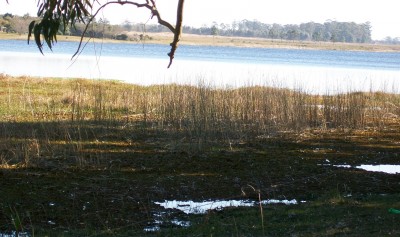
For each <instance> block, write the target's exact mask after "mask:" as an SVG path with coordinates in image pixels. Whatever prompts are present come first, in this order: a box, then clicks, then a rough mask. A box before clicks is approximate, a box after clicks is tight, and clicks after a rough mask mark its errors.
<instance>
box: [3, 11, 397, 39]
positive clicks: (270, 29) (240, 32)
mask: <svg viewBox="0 0 400 237" xmlns="http://www.w3.org/2000/svg"><path fill="white" fill-rule="evenodd" d="M37 19H38V18H37V17H32V16H30V15H29V14H25V15H24V16H18V15H13V14H10V13H6V14H3V15H0V31H1V32H7V33H18V34H25V33H27V31H28V25H29V23H30V22H32V21H33V20H37ZM84 28H85V25H84V24H82V23H79V24H77V25H76V27H72V28H70V27H68V28H66V29H60V31H59V34H61V35H69V36H80V35H81V34H82V33H83V31H84ZM168 31H169V30H168V29H167V28H166V27H164V26H161V25H156V24H143V23H133V22H129V21H125V22H123V23H121V24H118V25H113V24H110V22H109V21H108V20H107V19H103V18H100V19H98V20H95V21H94V22H93V24H92V27H90V30H89V31H88V32H87V35H88V36H90V37H94V38H109V39H117V40H126V41H140V40H143V39H144V37H146V34H145V33H160V32H168ZM129 32H143V34H129ZM183 33H187V34H197V35H210V36H230V37H254V38H264V39H272V40H289V41H315V42H345V43H382V44H397V45H400V37H395V38H393V37H389V36H388V37H386V38H385V39H382V40H379V41H374V40H372V38H371V33H372V29H371V25H370V23H369V22H365V23H362V24H357V23H354V22H338V21H332V20H327V21H326V22H325V23H315V22H307V23H302V24H299V25H296V24H288V25H281V24H276V23H274V24H266V23H262V22H260V21H257V20H241V21H234V22H232V23H231V24H225V23H217V22H213V24H211V25H203V26H201V27H191V26H184V27H183Z"/></svg>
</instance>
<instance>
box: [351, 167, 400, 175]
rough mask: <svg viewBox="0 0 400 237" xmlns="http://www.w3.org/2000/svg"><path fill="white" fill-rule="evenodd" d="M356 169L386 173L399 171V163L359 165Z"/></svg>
mask: <svg viewBox="0 0 400 237" xmlns="http://www.w3.org/2000/svg"><path fill="white" fill-rule="evenodd" d="M356 168H357V169H363V170H366V171H372V172H384V173H387V174H398V173H400V165H359V166H356Z"/></svg>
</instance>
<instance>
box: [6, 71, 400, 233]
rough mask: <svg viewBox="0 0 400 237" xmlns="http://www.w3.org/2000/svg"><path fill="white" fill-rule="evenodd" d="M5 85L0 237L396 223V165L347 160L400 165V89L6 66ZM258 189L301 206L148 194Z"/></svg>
mask: <svg viewBox="0 0 400 237" xmlns="http://www.w3.org/2000/svg"><path fill="white" fill-rule="evenodd" d="M0 94H1V99H0V100H1V101H0V111H1V114H0V120H1V123H0V139H1V143H0V159H1V160H0V163H1V168H0V236H1V234H2V233H3V234H4V233H16V232H15V231H17V232H22V233H29V234H30V236H143V235H148V236H398V235H399V234H400V227H399V226H400V225H399V222H400V215H398V214H394V213H390V212H389V211H388V210H389V209H390V208H397V209H400V194H399V190H400V175H399V174H386V173H381V172H368V171H364V170H360V169H356V168H354V167H355V166H357V165H361V164H399V158H400V123H399V122H400V118H399V116H400V110H399V106H400V103H399V102H400V97H399V96H398V95H390V94H383V93H374V94H371V93H348V94H344V95H335V96H311V95H306V94H303V93H301V92H293V91H289V90H283V89H273V88H260V87H254V88H241V89H235V90H232V89H230V90H228V89H227V90H221V89H213V88H208V87H207V86H199V87H188V86H187V87H186V86H178V85H169V86H155V87H139V86H133V85H127V84H124V83H120V82H115V81H101V82H100V81H88V80H81V79H79V80H72V79H71V80H61V79H36V78H26V77H22V78H12V77H8V76H6V75H2V76H0ZM343 164H347V165H351V166H353V167H352V168H342V167H337V166H335V165H343ZM260 198H261V199H262V200H265V199H279V200H283V199H288V200H291V199H296V200H298V201H299V204H297V205H283V204H280V205H265V206H263V207H262V208H260V207H259V206H255V207H251V208H227V209H223V210H214V211H209V212H208V213H206V214H205V215H186V214H184V213H182V212H180V211H178V210H170V211H166V210H164V209H163V208H162V207H160V206H159V205H157V204H155V202H157V201H158V202H159V201H164V200H182V201H184V200H194V201H204V200H232V199H234V200H243V199H246V200H247V199H249V200H255V201H258V200H259V199H260ZM300 201H305V202H300ZM156 216H158V217H159V218H162V219H163V223H162V224H160V230H159V231H155V232H145V231H144V230H145V229H146V228H149V227H151V226H152V225H153V224H154V221H155V217H156ZM160 216H161V217H160ZM171 220H180V221H189V222H190V226H189V227H178V226H176V225H174V224H173V222H172V221H171ZM13 231H14V232H13Z"/></svg>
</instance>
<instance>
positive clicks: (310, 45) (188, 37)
mask: <svg viewBox="0 0 400 237" xmlns="http://www.w3.org/2000/svg"><path fill="white" fill-rule="evenodd" d="M130 33H138V34H141V32H130ZM145 34H146V35H148V36H149V37H151V39H148V40H145V41H143V43H146V44H169V43H170V41H172V38H173V35H172V33H167V32H163V33H145ZM27 38H28V36H27V34H23V35H20V34H9V33H2V32H0V40H27ZM85 39H87V38H85ZM57 40H58V41H74V42H77V41H79V40H80V37H78V36H65V35H59V36H57ZM93 40H94V41H96V42H103V43H104V42H106V43H121V44H131V43H136V44H137V43H138V42H140V41H122V40H114V39H93ZM180 44H181V45H208V46H220V47H223V46H229V47H253V48H282V49H307V50H341V51H367V52H400V45H383V44H360V43H341V42H335V43H332V42H313V41H287V40H278V39H264V38H249V37H228V36H207V35H193V34H182V39H181V42H180Z"/></svg>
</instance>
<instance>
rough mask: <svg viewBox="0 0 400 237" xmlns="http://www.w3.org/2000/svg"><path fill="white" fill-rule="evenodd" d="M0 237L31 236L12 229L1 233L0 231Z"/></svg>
mask: <svg viewBox="0 0 400 237" xmlns="http://www.w3.org/2000/svg"><path fill="white" fill-rule="evenodd" d="M0 237H31V235H30V234H29V233H27V232H18V233H17V232H16V231H12V232H4V233H1V232H0Z"/></svg>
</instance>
